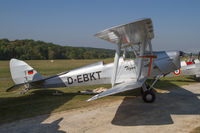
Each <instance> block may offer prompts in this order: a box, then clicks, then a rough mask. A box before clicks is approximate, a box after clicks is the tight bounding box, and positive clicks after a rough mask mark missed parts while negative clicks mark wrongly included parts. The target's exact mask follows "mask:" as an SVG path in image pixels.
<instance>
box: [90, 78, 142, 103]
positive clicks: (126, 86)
mask: <svg viewBox="0 0 200 133" xmlns="http://www.w3.org/2000/svg"><path fill="white" fill-rule="evenodd" d="M145 81H146V78H143V79H141V80H139V81H136V80H130V81H127V82H125V83H122V84H119V85H116V86H114V87H112V88H110V89H108V90H107V91H104V92H102V93H100V94H97V95H95V96H94V97H92V98H90V99H88V100H87V101H92V100H95V99H98V98H101V97H105V96H109V95H113V94H117V93H120V92H124V91H127V90H132V89H136V88H139V87H141V86H142V85H143V83H144V82H145Z"/></svg>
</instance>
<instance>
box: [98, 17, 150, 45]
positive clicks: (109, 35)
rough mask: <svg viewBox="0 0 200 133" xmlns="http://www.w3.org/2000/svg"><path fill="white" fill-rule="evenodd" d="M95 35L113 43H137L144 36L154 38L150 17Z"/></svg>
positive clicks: (142, 39)
mask: <svg viewBox="0 0 200 133" xmlns="http://www.w3.org/2000/svg"><path fill="white" fill-rule="evenodd" d="M95 36H96V37H99V38H101V39H103V40H106V41H109V42H112V43H115V44H119V43H120V44H139V43H142V42H144V41H145V39H146V37H148V39H150V40H151V39H152V38H154V32H153V25H152V21H151V19H150V18H146V19H141V20H138V21H134V22H131V23H128V24H124V25H120V26H115V27H112V28H109V29H106V30H103V31H101V32H99V33H97V34H95Z"/></svg>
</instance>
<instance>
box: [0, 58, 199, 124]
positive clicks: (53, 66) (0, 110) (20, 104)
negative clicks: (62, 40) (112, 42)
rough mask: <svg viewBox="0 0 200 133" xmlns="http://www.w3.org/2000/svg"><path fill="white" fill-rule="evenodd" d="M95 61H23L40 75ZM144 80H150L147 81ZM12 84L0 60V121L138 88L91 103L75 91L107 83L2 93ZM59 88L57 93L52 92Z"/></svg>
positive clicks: (169, 81) (170, 82) (166, 82)
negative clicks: (23, 92)
mask: <svg viewBox="0 0 200 133" xmlns="http://www.w3.org/2000/svg"><path fill="white" fill-rule="evenodd" d="M112 60H113V59H104V62H105V63H109V62H112ZM98 61H99V60H95V59H94V60H54V62H53V63H51V62H50V61H49V60H32V61H26V62H27V63H28V64H29V65H31V66H32V67H33V68H35V69H36V70H37V71H38V72H39V73H40V74H41V75H44V76H50V75H54V74H57V73H60V72H63V71H67V70H71V69H73V68H77V67H80V66H84V65H87V64H91V63H94V62H98ZM148 82H152V81H151V80H149V81H148ZM195 82H196V80H195V78H194V77H193V76H184V77H170V78H162V79H160V80H159V82H158V83H157V84H156V85H155V88H159V89H163V88H165V87H168V88H169V87H170V86H181V85H186V84H191V83H195ZM13 84H14V83H13V81H12V79H11V76H10V71H9V61H0V124H3V123H7V122H11V121H14V120H19V119H23V118H28V117H33V116H37V115H42V114H51V113H55V112H59V111H65V110H70V109H75V108H82V107H88V106H92V105H98V104H101V103H102V102H109V101H112V100H116V99H123V98H124V97H125V96H138V95H140V91H139V90H133V91H128V92H124V93H121V94H118V95H114V96H108V97H105V98H102V99H99V100H95V101H92V102H86V100H87V99H89V98H90V97H91V95H80V94H78V93H77V91H79V90H87V89H95V88H97V87H100V86H103V87H106V88H109V87H110V85H96V86H79V87H69V88H56V89H55V88H52V89H40V90H39V89H35V90H30V91H28V92H27V93H26V94H24V95H19V94H17V93H18V92H19V91H21V90H17V91H14V92H5V90H6V89H7V88H8V87H10V86H12V85H13ZM56 90H57V91H59V92H61V93H62V95H60V96H54V95H52V93H53V92H55V91H56Z"/></svg>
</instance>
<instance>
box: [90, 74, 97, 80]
mask: <svg viewBox="0 0 200 133" xmlns="http://www.w3.org/2000/svg"><path fill="white" fill-rule="evenodd" d="M94 74H95V73H94V72H93V73H90V80H91V81H92V80H97V79H96V78H95V76H94Z"/></svg>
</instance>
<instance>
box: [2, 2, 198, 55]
mask: <svg viewBox="0 0 200 133" xmlns="http://www.w3.org/2000/svg"><path fill="white" fill-rule="evenodd" d="M0 18H1V19H0V39H1V38H8V39H9V40H16V39H33V40H42V41H45V42H53V43H56V44H60V45H66V46H78V47H95V48H108V49H114V48H116V46H115V45H114V44H111V43H108V42H106V41H104V40H101V39H99V38H96V37H94V34H95V33H98V32H99V31H102V30H104V29H107V28H110V27H113V26H116V25H120V24H125V23H129V22H132V21H134V20H137V19H141V18H151V19H152V21H153V26H154V34H155V38H154V39H153V40H152V45H153V50H184V51H186V52H187V51H188V52H197V51H198V50H199V51H200V33H199V32H200V0H0Z"/></svg>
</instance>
